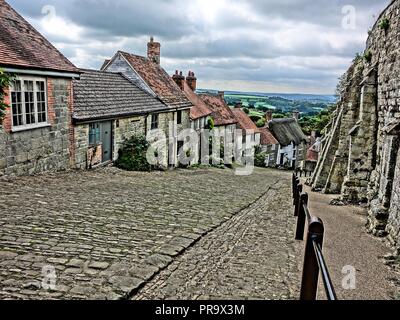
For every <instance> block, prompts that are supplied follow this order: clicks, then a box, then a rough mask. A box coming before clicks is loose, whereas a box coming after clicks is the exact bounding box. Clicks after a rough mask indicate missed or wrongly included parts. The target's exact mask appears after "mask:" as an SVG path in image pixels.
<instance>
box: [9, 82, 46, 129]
mask: <svg viewBox="0 0 400 320" xmlns="http://www.w3.org/2000/svg"><path fill="white" fill-rule="evenodd" d="M15 80H17V81H20V82H21V103H22V110H21V111H22V122H23V123H24V124H23V125H19V126H16V125H14V116H13V108H12V92H14V85H13V84H11V85H10V108H11V123H12V131H13V132H18V131H24V130H30V129H36V128H43V127H48V126H50V123H49V112H48V111H49V108H48V99H47V79H46V78H42V77H27V76H17V77H15ZM24 81H32V82H33V106H34V114H35V123H33V124H26V107H25V91H24ZM36 81H41V82H44V100H45V101H44V102H45V113H46V121H45V122H38V105H37V103H38V101H37V92H38V91H37V89H36Z"/></svg>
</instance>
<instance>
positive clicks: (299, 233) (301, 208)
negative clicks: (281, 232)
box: [296, 193, 308, 240]
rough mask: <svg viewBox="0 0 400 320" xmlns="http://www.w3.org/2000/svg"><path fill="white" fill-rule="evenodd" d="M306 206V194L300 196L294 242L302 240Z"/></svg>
mask: <svg viewBox="0 0 400 320" xmlns="http://www.w3.org/2000/svg"><path fill="white" fill-rule="evenodd" d="M307 205H308V194H307V193H303V194H302V195H301V196H300V206H299V211H298V217H297V227H296V240H303V239H304V227H305V225H306V212H305V210H304V206H306V207H307Z"/></svg>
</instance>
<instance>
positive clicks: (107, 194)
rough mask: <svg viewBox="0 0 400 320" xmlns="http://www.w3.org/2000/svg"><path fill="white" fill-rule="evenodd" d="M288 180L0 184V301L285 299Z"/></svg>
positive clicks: (101, 174)
mask: <svg viewBox="0 0 400 320" xmlns="http://www.w3.org/2000/svg"><path fill="white" fill-rule="evenodd" d="M290 179H291V176H290V174H289V173H286V172H280V171H274V170H267V169H256V170H255V172H254V173H253V174H252V175H250V176H236V175H235V174H234V172H233V171H232V170H218V169H209V170H176V171H171V172H165V173H162V172H154V173H129V172H122V171H120V170H118V169H116V168H104V169H99V170H95V171H90V172H68V173H59V174H45V175H40V176H36V177H20V178H5V177H2V178H0V183H1V185H2V190H1V193H0V212H1V215H0V230H1V233H0V269H1V271H0V299H7V298H10V299H121V298H133V299H154V298H165V299H169V298H176V299H186V298H190V299H208V298H209V299H212V298H254V299H256V298H258V299H294V298H295V296H296V291H297V289H298V288H297V287H298V284H299V271H298V265H299V263H298V260H299V259H300V257H299V256H300V253H299V251H300V250H299V248H298V247H297V245H296V244H295V241H294V240H293V238H294V236H293V230H294V224H295V219H294V217H293V216H292V212H291V209H292V206H291V193H290V192H291V191H290Z"/></svg>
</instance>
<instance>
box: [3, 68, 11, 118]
mask: <svg viewBox="0 0 400 320" xmlns="http://www.w3.org/2000/svg"><path fill="white" fill-rule="evenodd" d="M13 80H14V76H13V75H10V74H8V73H6V72H5V71H4V70H3V69H0V124H1V123H2V121H3V118H4V116H5V112H6V109H7V107H8V105H7V104H6V103H5V101H4V100H5V97H6V92H5V89H6V88H8V87H9V86H10V84H11V82H12V81H13Z"/></svg>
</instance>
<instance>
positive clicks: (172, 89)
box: [0, 0, 306, 175]
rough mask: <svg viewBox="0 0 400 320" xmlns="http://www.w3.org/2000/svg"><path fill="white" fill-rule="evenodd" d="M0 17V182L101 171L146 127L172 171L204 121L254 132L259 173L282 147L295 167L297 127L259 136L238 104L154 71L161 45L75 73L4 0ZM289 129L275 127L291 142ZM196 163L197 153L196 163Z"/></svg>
mask: <svg viewBox="0 0 400 320" xmlns="http://www.w3.org/2000/svg"><path fill="white" fill-rule="evenodd" d="M0 9H1V10H0V68H1V69H3V70H4V71H5V72H7V73H10V74H13V75H15V80H14V81H13V82H12V84H11V86H10V87H8V88H4V91H5V94H6V96H5V97H6V98H5V103H6V104H7V105H9V108H7V110H6V114H5V117H4V119H3V120H2V124H1V125H0V175H25V174H35V173H39V172H43V171H47V170H67V169H90V168H94V167H96V166H99V165H104V164H108V163H111V162H113V161H115V160H116V159H117V158H118V152H119V150H120V149H121V148H122V146H123V144H124V142H125V141H126V140H127V139H129V138H131V137H132V136H134V135H144V136H146V135H147V133H148V132H149V130H152V129H159V130H161V132H163V133H164V134H165V136H166V137H167V141H166V145H165V153H163V160H162V163H160V165H161V166H162V167H165V168H168V167H176V166H178V165H179V161H178V155H179V152H180V150H182V146H183V144H184V141H183V140H182V139H181V137H180V133H181V132H182V131H183V130H184V129H189V128H191V129H193V130H195V131H196V132H197V133H198V134H199V135H200V133H201V132H202V130H203V129H205V128H207V127H209V125H210V124H211V123H212V124H213V125H215V126H216V127H218V128H220V129H222V130H223V132H224V134H228V135H229V134H233V132H234V130H235V129H236V128H240V129H244V130H253V131H254V132H252V133H251V134H246V133H244V137H243V139H244V140H246V141H247V140H250V141H255V142H257V143H261V144H263V148H262V150H264V152H265V156H266V166H268V165H276V164H279V163H280V162H282V161H283V159H284V156H283V155H282V152H279V150H284V151H285V150H286V149H288V145H289V146H290V147H289V149H290V152H289V153H290V154H289V155H286V156H287V157H288V159H290V161H291V162H293V161H294V162H293V164H294V163H296V161H297V158H299V152H298V149H299V148H297V149H296V146H295V144H296V145H300V144H302V143H303V142H305V137H304V135H302V134H301V130H299V127H298V125H297V124H294V126H295V127H296V125H297V127H298V128H297V130H296V128H295V129H294V132H295V136H296V137H295V138H294V139H289V140H288V139H284V140H285V142H284V143H283V144H282V143H280V142H278V141H279V140H281V139H279V137H276V138H274V136H273V135H274V133H273V132H271V131H270V129H269V127H268V126H266V127H264V128H261V129H258V128H257V127H256V126H255V125H254V123H253V122H252V121H251V120H250V118H249V117H248V116H247V115H246V114H245V113H244V112H243V111H242V110H241V106H237V108H235V109H234V110H232V109H231V108H230V107H229V106H228V105H227V104H226V103H225V101H224V97H223V93H219V94H201V95H198V94H197V93H196V89H197V88H196V86H197V79H196V76H195V74H194V73H193V72H192V71H189V73H188V76H187V77H185V76H184V75H183V72H178V71H176V73H175V74H174V75H172V76H170V75H169V74H168V73H167V72H166V71H165V70H164V69H163V68H162V67H161V65H160V62H161V45H160V43H158V42H155V41H154V39H153V38H151V39H150V42H149V43H148V54H147V57H142V56H138V55H134V54H131V53H127V52H123V51H118V52H117V53H115V55H114V56H113V57H112V58H111V59H109V60H106V61H105V62H104V64H103V66H102V67H101V69H100V70H86V69H79V68H77V67H76V66H74V65H73V64H72V63H71V62H70V61H69V60H68V59H67V58H66V57H65V56H63V55H62V54H61V53H60V52H59V51H58V50H57V49H56V48H55V47H54V46H53V45H52V44H51V43H50V42H49V41H48V40H47V39H45V38H44V37H43V36H42V35H41V34H40V33H39V32H38V31H36V30H35V29H34V28H33V26H31V25H30V24H29V23H28V22H27V21H26V20H25V19H24V18H23V17H22V16H20V15H19V14H18V13H17V12H16V11H15V10H14V9H13V8H11V6H10V5H8V4H7V3H6V2H5V1H4V0H0ZM289 122H290V123H291V125H289V126H288V125H287V123H285V124H284V123H283V122H282V123H281V124H279V123H278V124H276V123H275V124H274V126H273V127H274V128H277V127H278V126H280V127H281V129H279V130H277V132H280V133H279V134H280V135H282V132H283V135H288V132H286V133H285V132H284V131H285V130H286V131H287V130H292V131H293V119H291V120H290V121H289ZM294 122H295V121H294ZM282 130H283V131H282ZM245 132H246V131H245ZM289 136H290V134H289ZM292 136H293V134H292ZM284 144H286V145H284ZM293 146H294V149H293ZM200 147H201V146H200ZM199 150H200V148H199ZM294 150H296V151H295V152H297V154H296V153H293V152H294ZM305 151H306V150H305V149H304V152H305ZM300 153H301V152H300ZM199 158H200V152H197V154H196V155H195V158H194V160H193V161H196V160H198V159H199Z"/></svg>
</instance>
